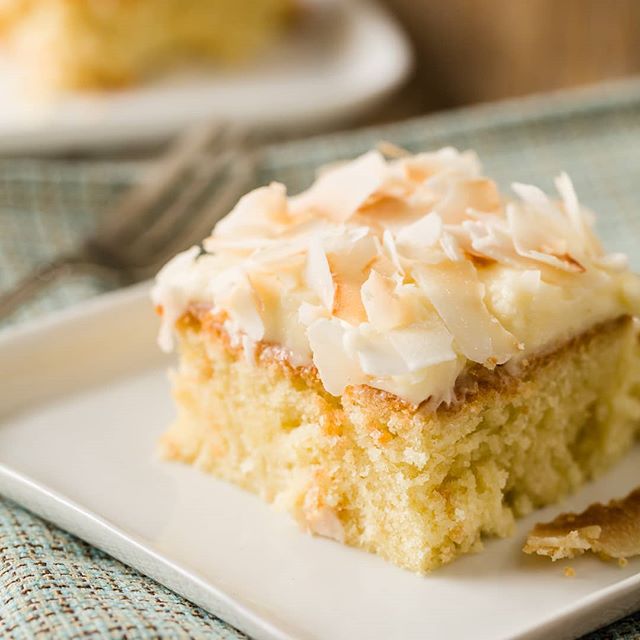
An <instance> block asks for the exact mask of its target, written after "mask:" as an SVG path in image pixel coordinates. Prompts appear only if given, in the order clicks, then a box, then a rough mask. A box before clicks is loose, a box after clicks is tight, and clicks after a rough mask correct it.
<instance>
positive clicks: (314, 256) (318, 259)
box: [305, 237, 335, 309]
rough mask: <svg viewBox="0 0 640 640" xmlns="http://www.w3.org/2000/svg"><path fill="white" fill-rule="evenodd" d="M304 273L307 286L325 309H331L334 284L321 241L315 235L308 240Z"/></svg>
mask: <svg viewBox="0 0 640 640" xmlns="http://www.w3.org/2000/svg"><path fill="white" fill-rule="evenodd" d="M305 275H306V281H307V284H308V285H309V288H310V289H311V290H312V291H314V292H315V294H316V295H317V296H318V298H320V300H321V301H322V304H323V305H324V306H325V307H326V308H327V309H332V308H333V301H334V296H335V285H334V283H333V277H332V275H331V268H330V267H329V261H328V260H327V254H326V253H325V252H324V249H323V247H322V242H321V241H320V239H319V238H317V237H313V238H311V241H310V242H309V249H308V251H307V266H306V270H305Z"/></svg>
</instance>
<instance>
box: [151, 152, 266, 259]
mask: <svg viewBox="0 0 640 640" xmlns="http://www.w3.org/2000/svg"><path fill="white" fill-rule="evenodd" d="M255 165H256V157H255V155H254V154H250V153H247V152H244V153H243V152H237V153H235V154H232V157H231V158H230V160H229V167H230V175H228V176H225V179H224V181H223V184H222V185H220V187H219V188H214V190H213V193H211V194H209V197H208V199H207V200H206V201H205V202H204V203H203V204H202V206H201V207H200V208H199V210H198V212H197V214H196V215H194V216H192V218H191V219H190V220H189V223H190V224H188V225H187V226H186V227H185V230H184V232H183V234H182V235H181V236H176V237H174V238H171V239H170V241H169V242H167V243H166V244H165V246H163V248H162V249H163V250H162V252H161V253H162V255H163V256H164V259H163V260H162V261H161V262H162V263H164V262H165V261H166V259H168V258H170V257H171V256H173V255H174V254H175V253H176V252H177V251H179V250H181V249H185V248H187V247H189V246H192V245H193V244H199V243H200V242H202V239H203V238H205V237H206V236H208V235H209V234H210V233H211V231H212V229H213V227H214V225H215V223H216V222H218V221H219V220H220V219H221V218H222V217H223V216H225V215H226V214H227V213H229V211H231V209H232V208H233V206H234V205H235V204H236V202H237V201H238V198H239V197H240V196H241V195H242V194H243V193H244V192H245V191H246V190H247V188H249V187H250V186H251V183H252V182H253V178H254V175H255ZM180 245H181V246H180Z"/></svg>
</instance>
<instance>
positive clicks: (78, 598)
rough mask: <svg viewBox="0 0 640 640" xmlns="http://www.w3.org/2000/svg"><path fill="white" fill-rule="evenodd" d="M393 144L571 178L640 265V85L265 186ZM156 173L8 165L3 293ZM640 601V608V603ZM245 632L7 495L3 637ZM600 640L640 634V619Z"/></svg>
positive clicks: (370, 134)
mask: <svg viewBox="0 0 640 640" xmlns="http://www.w3.org/2000/svg"><path fill="white" fill-rule="evenodd" d="M380 139H386V140H389V141H392V142H394V143H396V144H399V145H402V146H405V147H407V148H409V149H412V150H418V149H429V148H436V147H441V146H445V145H454V146H457V147H460V148H475V149H477V150H478V152H479V153H480V156H481V158H482V160H483V162H484V165H485V168H486V171H487V173H488V174H489V175H492V176H495V177H496V178H497V179H498V180H499V181H500V182H501V183H502V184H503V186H508V184H509V183H510V182H512V181H520V182H534V183H536V184H539V185H541V186H543V187H545V188H551V181H552V178H553V177H554V176H555V175H557V174H558V173H559V172H560V171H561V170H566V171H568V172H569V173H570V175H571V176H572V177H573V179H574V182H575V185H576V188H577V190H578V194H579V195H580V196H581V200H582V201H583V202H584V203H585V204H587V205H588V206H590V207H591V208H593V209H594V210H596V211H598V212H599V214H600V218H599V229H600V232H601V234H602V235H603V237H604V239H605V243H606V244H608V245H609V246H610V247H611V248H612V249H616V250H619V251H626V252H627V253H628V254H629V255H630V257H631V260H632V263H633V264H634V266H635V268H636V269H640V249H639V247H640V82H628V83H624V84H620V85H611V86H609V87H605V88H602V89H599V90H590V91H582V92H572V93H569V94H560V95H556V96H552V97H544V98H535V99H527V100H524V101H516V102H511V103H506V104H502V105H498V106H486V107H478V108H473V109H467V110H462V111H459V112H454V113H449V114H444V115H436V116H430V117H426V118H422V119H419V120H413V121H410V122H406V123H400V124H394V125H389V126H386V127H383V128H377V129H367V130H362V131H358V132H352V133H348V134H337V135H332V136H328V137H323V138H318V139H311V140H308V141H304V142H294V143H288V144H285V145H280V146H274V147H270V148H268V149H266V150H265V152H264V154H263V155H262V160H261V164H260V168H259V173H258V176H257V182H258V183H265V182H268V181H270V180H273V179H278V180H281V181H283V182H285V183H286V184H287V185H289V187H290V188H291V189H292V190H296V189H299V188H302V187H303V186H304V185H306V184H307V183H308V182H309V180H310V179H311V178H312V176H313V173H314V170H315V168H316V167H317V166H318V165H319V164H322V163H325V162H328V161H332V160H335V159H337V158H345V157H349V156H353V155H355V154H357V153H359V152H361V151H364V150H365V149H367V148H369V147H370V146H372V145H373V144H375V143H376V142H377V141H378V140H380ZM143 170H144V167H143V166H140V165H133V164H122V163H115V162H114V163H108V162H106V163H105V162H103V163H101V164H99V165H98V164H92V163H77V162H76V163H74V162H67V163H61V162H52V161H48V162H47V161H27V160H23V161H20V162H17V161H10V160H2V161H0V289H1V288H4V287H7V286H9V285H10V284H11V283H12V282H14V281H15V280H16V279H18V278H19V277H20V276H22V275H24V274H25V273H26V272H27V271H28V270H29V269H30V268H32V267H33V266H34V265H35V264H37V263H39V262H42V261H45V260H47V259H49V258H50V257H51V256H53V255H55V254H56V253H58V252H60V251H61V250H64V249H65V248H67V247H69V246H72V245H73V243H74V242H77V241H78V239H79V238H81V237H82V236H83V235H84V234H86V233H88V232H89V231H90V230H91V229H92V228H93V227H94V226H95V225H96V223H97V221H98V220H99V219H100V218H101V216H103V215H104V214H105V212H106V211H107V209H108V206H109V205H110V203H112V202H113V201H114V199H115V198H117V196H118V194H119V193H121V192H122V191H123V190H124V189H126V188H127V186H128V185H129V184H131V183H132V182H134V181H136V180H138V179H140V176H141V172H142V171H143ZM109 286H110V284H109V283H106V282H100V281H97V280H94V279H91V278H80V277H79V278H75V279H73V280H67V281H64V282H61V283H59V284H57V285H56V286H55V287H54V288H53V289H51V290H50V291H47V292H46V294H45V295H43V296H41V297H40V298H39V299H37V300H36V301H34V302H33V303H32V304H30V305H28V306H27V307H25V308H24V309H22V310H21V311H20V312H19V314H17V315H16V316H15V317H14V318H13V319H12V322H19V321H22V320H24V319H26V318H33V317H37V316H38V315H41V314H43V313H46V312H49V311H51V310H53V309H55V308H59V307H63V306H65V305H68V304H70V303H72V302H75V301H77V300H81V299H83V298H86V297H88V296H92V295H95V294H96V293H99V292H101V291H104V290H106V289H107V288H109ZM639 607H640V602H639ZM90 636H95V637H111V638H156V637H162V638H185V637H190V638H204V637H207V638H215V639H227V638H241V637H244V636H243V635H242V634H240V633H239V632H237V631H235V630H234V629H232V628H231V627H229V626H228V625H226V624H225V623H224V622H221V621H220V620H217V619H216V618H214V617H213V616H211V615H209V614H207V613H206V612H204V611H202V610H201V609H199V608H198V607H196V606H194V605H191V604H190V603H188V602H186V601H184V600H183V599H181V598H180V597H178V596H177V595H175V594H173V593H171V592H170V591H168V590H167V589H165V588H163V587H161V586H160V585H158V584H156V583H155V582H153V581H152V580H150V579H149V578H146V577H144V576H142V575H140V574H139V573H137V572H136V571H134V570H133V569H130V568H128V567H126V566H124V565H123V564H121V563H119V562H117V561H116V560H114V559H112V558H110V557H108V556H107V555H105V554H103V553H102V552H100V551H97V550H96V549H93V548H92V547H90V546H89V545H86V544H85V543H83V542H81V541H79V540H78V539H76V538H74V537H73V536H71V535H69V534H66V533H64V532H62V531H60V530H59V529H57V528H56V527H54V526H52V525H50V524H48V523H46V522H44V521H43V520H41V519H39V518H37V517H35V516H32V515H31V514H29V513H27V512H26V511H24V510H23V509H21V508H20V507H18V506H17V505H15V504H13V503H11V502H9V501H6V500H5V501H2V500H0V637H2V638H4V637H10V638H33V637H42V638H49V637H56V638H80V637H83V638H84V637H90ZM588 637H589V639H590V640H604V639H605V638H606V639H608V638H611V639H614V638H615V639H621V638H625V639H627V638H640V612H639V613H638V614H636V615H633V616H629V617H628V618H626V619H625V620H623V621H620V622H618V623H615V624H614V625H611V626H609V627H607V628H606V629H602V630H600V631H596V632H594V633H593V634H591V635H589V636H588Z"/></svg>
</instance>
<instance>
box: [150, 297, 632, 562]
mask: <svg viewBox="0 0 640 640" xmlns="http://www.w3.org/2000/svg"><path fill="white" fill-rule="evenodd" d="M204 311H205V310H204V309H203V310H198V309H197V308H194V309H191V310H190V313H189V314H187V315H185V316H184V317H183V318H182V320H181V321H180V322H179V323H178V332H179V335H180V341H181V363H180V367H179V370H178V371H177V372H176V373H175V374H174V377H173V383H174V394H175V397H176V401H177V404H178V410H179V413H178V419H177V420H176V422H175V424H174V425H173V426H172V427H171V429H170V430H169V431H168V433H167V434H166V435H165V436H164V438H163V440H162V443H161V450H162V453H163V455H164V456H165V457H167V458H170V459H176V460H182V461H184V462H187V463H192V464H195V465H197V466H198V467H200V468H202V469H204V470H206V471H208V472H211V473H212V474H214V475H216V476H219V477H221V478H224V479H227V480H230V481H232V482H235V483H237V484H239V485H241V486H243V487H245V488H246V489H249V490H251V491H254V492H256V493H259V494H260V495H262V496H263V497H264V498H265V499H266V500H268V501H270V502H273V503H275V504H276V506H279V507H281V508H284V509H286V510H289V511H291V512H293V514H294V515H295V517H296V518H297V519H298V521H299V522H301V524H302V525H303V526H304V527H305V528H306V529H308V530H310V531H312V532H315V533H318V534H321V535H325V536H329V537H333V538H335V539H338V540H340V541H344V542H346V543H347V544H351V545H354V546H358V547H361V548H364V549H366V550H368V551H372V552H375V553H378V554H380V555H382V556H383V557H385V558H387V559H389V560H391V561H393V562H395V563H396V564H398V565H400V566H403V567H406V568H408V569H411V570H414V571H428V570H430V569H433V568H435V567H437V566H439V565H440V564H443V563H445V562H448V561H450V560H452V559H453V558H455V557H456V556H458V555H460V554H461V553H464V552H467V551H471V550H475V549H477V548H479V547H480V545H481V538H482V536H483V535H499V536H504V535H507V534H508V533H509V532H510V531H511V528H512V526H513V521H514V518H515V517H516V516H518V515H521V514H523V513H526V512H528V511H530V510H531V509H532V508H534V507H537V506H541V505H544V504H549V503H552V502H555V501H557V500H558V499H560V498H561V497H562V496H563V495H565V494H566V493H568V492H569V491H572V490H574V489H575V488H576V487H578V486H579V485H580V484H582V483H583V482H584V481H585V480H586V479H588V478H589V477H592V476H593V475H595V474H597V473H599V472H600V471H602V470H603V469H605V468H607V467H608V466H609V465H610V464H611V463H612V462H613V461H614V460H616V459H617V458H618V457H619V456H620V455H622V454H623V453H624V451H626V450H627V449H628V448H629V447H630V446H631V443H632V442H633V440H634V438H635V436H636V435H637V432H638V422H639V420H640V349H639V347H638V340H637V335H636V330H635V327H634V325H633V321H632V320H631V318H629V317H623V318H619V319H617V320H615V321H611V322H609V323H606V324H604V325H599V326H598V327H596V328H594V329H593V330H591V331H589V332H586V333H585V334H583V335H582V336H580V337H579V338H576V339H574V340H572V341H570V342H569V343H567V344H565V345H563V346H562V347H561V348H559V349H557V350H556V351H555V352H553V353H548V354H546V355H544V356H542V357H540V358H536V359H533V360H531V362H530V363H529V364H528V366H523V367H522V368H521V371H520V372H519V375H518V376H515V375H513V374H512V373H509V372H508V371H507V370H506V369H505V368H500V367H498V368H497V369H496V370H494V371H493V372H486V373H485V371H483V370H477V371H473V370H471V371H469V372H468V374H469V375H467V376H466V379H465V382H464V384H465V388H464V401H461V402H459V403H458V404H457V405H456V406H453V407H451V408H444V407H443V408H441V409H439V410H438V411H436V412H435V413H434V412H429V411H427V410H425V408H424V407H415V406H412V405H409V404H408V403H406V402H404V401H402V400H400V399H399V398H395V397H393V396H391V394H388V393H385V392H383V391H378V390H374V389H372V388H370V387H365V386H361V387H357V388H351V389H348V390H347V391H346V392H345V393H344V394H343V395H342V397H340V398H336V397H334V396H331V395H330V394H328V393H327V392H326V391H325V390H324V389H323V387H322V385H321V384H320V382H319V380H318V378H317V375H316V373H315V371H314V369H313V367H304V368H295V367H292V366H291V365H290V364H289V363H288V361H287V359H286V358H285V357H284V355H283V354H282V353H281V352H279V351H278V350H277V348H274V347H273V346H270V345H258V346H257V347H256V351H255V353H254V354H253V355H254V358H255V362H250V361H249V359H248V358H247V356H246V354H245V353H243V350H242V348H241V347H239V346H235V345H233V344H232V343H231V341H230V339H229V337H228V336H227V335H226V332H225V331H224V330H223V329H222V327H221V325H220V323H219V319H217V320H216V318H215V317H213V316H212V315H211V314H210V313H205V312H204Z"/></svg>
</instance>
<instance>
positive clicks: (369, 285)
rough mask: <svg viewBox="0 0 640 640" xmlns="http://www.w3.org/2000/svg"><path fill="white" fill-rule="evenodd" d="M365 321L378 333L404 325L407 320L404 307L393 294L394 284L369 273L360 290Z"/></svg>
mask: <svg viewBox="0 0 640 640" xmlns="http://www.w3.org/2000/svg"><path fill="white" fill-rule="evenodd" d="M360 296H361V299H362V304H363V305H364V308H365V310H366V314H367V319H368V320H369V322H370V323H371V324H372V325H373V326H374V327H375V328H376V329H377V330H378V331H388V330H389V329H394V328H395V327H399V326H401V325H403V324H405V323H406V322H407V320H408V318H409V313H408V309H407V307H406V305H404V304H402V302H401V300H400V299H399V298H398V296H397V295H396V294H395V282H394V281H393V279H392V278H388V277H386V276H383V275H382V274H380V273H378V271H375V270H373V271H371V273H370V274H369V277H368V278H367V280H366V282H365V283H364V284H363V285H362V287H361V289H360Z"/></svg>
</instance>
